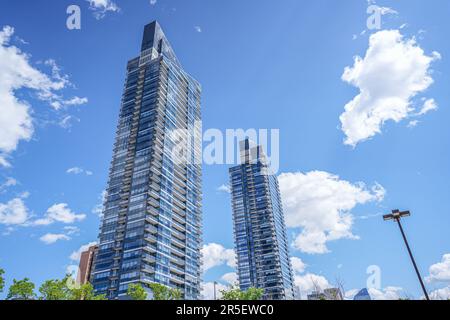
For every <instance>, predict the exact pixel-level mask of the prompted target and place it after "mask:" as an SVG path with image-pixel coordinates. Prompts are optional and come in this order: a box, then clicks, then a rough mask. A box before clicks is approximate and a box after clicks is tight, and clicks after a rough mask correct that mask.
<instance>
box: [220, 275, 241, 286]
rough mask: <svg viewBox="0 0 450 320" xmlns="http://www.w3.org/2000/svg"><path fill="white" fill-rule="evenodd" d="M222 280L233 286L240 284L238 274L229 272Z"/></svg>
mask: <svg viewBox="0 0 450 320" xmlns="http://www.w3.org/2000/svg"><path fill="white" fill-rule="evenodd" d="M221 280H223V281H225V282H226V283H228V284H229V285H232V286H234V285H235V284H237V283H239V277H238V275H237V273H236V272H229V273H226V274H224V275H223V276H222V278H221Z"/></svg>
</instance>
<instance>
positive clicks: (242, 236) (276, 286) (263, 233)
mask: <svg viewBox="0 0 450 320" xmlns="http://www.w3.org/2000/svg"><path fill="white" fill-rule="evenodd" d="M240 149H241V165H239V166H236V167H233V168H231V169H230V180H231V183H230V184H231V190H232V207H233V222H234V239H235V249H236V254H237V261H238V274H239V284H240V287H241V290H247V289H249V288H250V287H256V288H261V289H264V297H263V299H265V300H284V299H288V300H291V299H294V284H293V282H294V281H293V274H292V267H291V263H290V256H289V250H288V242H287V236H286V228H285V223H284V215H283V208H282V205H281V198H280V191H279V187H278V180H277V177H276V176H274V175H272V174H270V172H269V167H268V164H267V158H266V156H265V155H264V153H263V150H262V147H261V146H255V145H253V144H252V143H251V142H250V141H249V140H245V141H243V142H241V144H240Z"/></svg>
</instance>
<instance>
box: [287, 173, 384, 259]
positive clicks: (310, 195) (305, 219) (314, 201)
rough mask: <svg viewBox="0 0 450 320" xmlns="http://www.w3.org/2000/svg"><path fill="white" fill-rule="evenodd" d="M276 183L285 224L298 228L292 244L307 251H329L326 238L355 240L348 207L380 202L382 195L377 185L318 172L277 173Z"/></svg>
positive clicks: (318, 252)
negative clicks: (369, 186)
mask: <svg viewBox="0 0 450 320" xmlns="http://www.w3.org/2000/svg"><path fill="white" fill-rule="evenodd" d="M279 182H280V190H281V197H282V201H283V207H284V211H285V216H286V225H287V227H289V228H301V229H302V231H301V233H300V234H299V235H297V237H296V239H295V241H294V247H295V248H296V249H299V250H301V251H303V252H305V253H310V254H323V253H327V252H329V250H328V248H327V246H326V244H327V242H329V241H336V240H339V239H358V237H357V236H355V235H353V233H352V226H353V221H354V216H353V214H352V212H351V211H352V209H354V208H355V207H356V206H357V205H362V204H366V203H369V202H375V201H381V200H383V198H384V195H385V190H384V189H383V187H382V186H380V185H379V184H375V185H374V186H373V187H372V188H370V189H369V188H367V186H366V185H365V184H364V183H362V182H358V183H355V184H352V183H350V182H348V181H345V180H341V179H340V178H339V177H338V176H336V175H333V174H330V173H327V172H322V171H312V172H308V173H301V172H298V173H285V174H281V175H280V177H279Z"/></svg>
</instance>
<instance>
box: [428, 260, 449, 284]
mask: <svg viewBox="0 0 450 320" xmlns="http://www.w3.org/2000/svg"><path fill="white" fill-rule="evenodd" d="M429 272H430V275H429V276H428V277H427V278H426V280H427V281H428V282H448V283H450V253H448V254H444V256H443V257H442V260H441V262H439V263H436V264H433V265H432V266H431V267H430V270H429Z"/></svg>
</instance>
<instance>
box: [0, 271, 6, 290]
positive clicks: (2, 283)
mask: <svg viewBox="0 0 450 320" xmlns="http://www.w3.org/2000/svg"><path fill="white" fill-rule="evenodd" d="M4 274H5V270H3V269H1V268H0V292H3V289H4V288H5V278H4V277H3V275H4Z"/></svg>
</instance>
